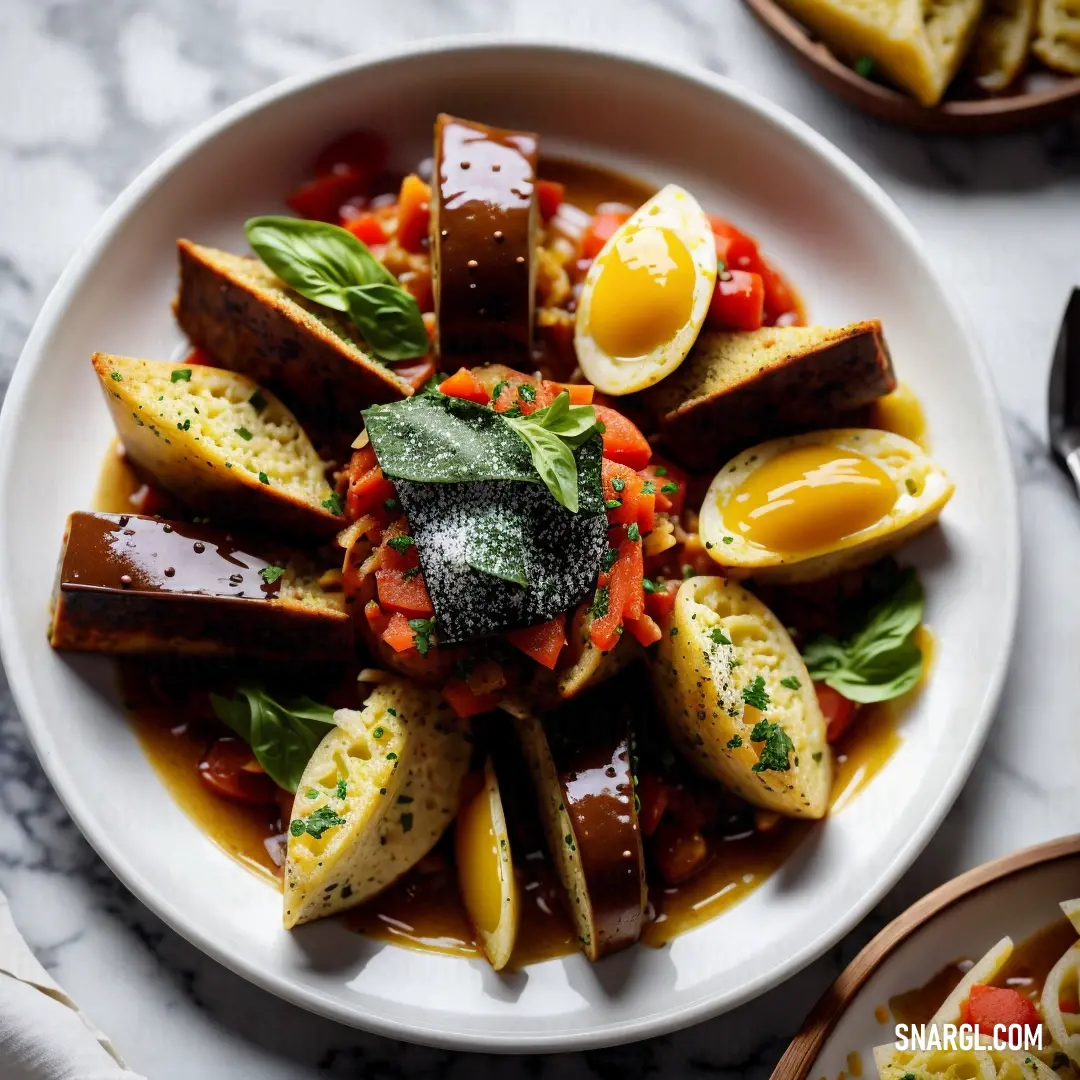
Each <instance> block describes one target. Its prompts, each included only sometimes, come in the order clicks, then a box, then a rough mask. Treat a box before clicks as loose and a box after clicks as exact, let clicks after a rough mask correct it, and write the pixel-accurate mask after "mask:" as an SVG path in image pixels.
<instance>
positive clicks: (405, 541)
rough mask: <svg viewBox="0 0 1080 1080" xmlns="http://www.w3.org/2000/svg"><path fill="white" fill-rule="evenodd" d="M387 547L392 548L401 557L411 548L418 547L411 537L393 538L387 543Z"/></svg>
mask: <svg viewBox="0 0 1080 1080" xmlns="http://www.w3.org/2000/svg"><path fill="white" fill-rule="evenodd" d="M386 546H387V547H392V548H393V549H394V550H395V551H396V552H397V553H398V554H399V555H404V554H405V552H406V551H408V550H409V548H411V547H415V546H416V541H415V540H414V539H413V538H412V537H411V536H392V537H391V538H390V539H389V540H387V541H386Z"/></svg>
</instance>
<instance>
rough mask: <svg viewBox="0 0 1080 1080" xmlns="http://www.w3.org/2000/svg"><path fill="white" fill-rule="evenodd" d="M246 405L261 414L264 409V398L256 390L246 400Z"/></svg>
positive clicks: (260, 392) (259, 391)
mask: <svg viewBox="0 0 1080 1080" xmlns="http://www.w3.org/2000/svg"><path fill="white" fill-rule="evenodd" d="M248 404H249V405H250V406H251V407H252V408H253V409H254V410H255V411H256V412H262V411H263V409H265V408H266V398H264V397H263V396H262V391H261V390H256V391H255V393H254V394H252V395H251V397H249V398H248Z"/></svg>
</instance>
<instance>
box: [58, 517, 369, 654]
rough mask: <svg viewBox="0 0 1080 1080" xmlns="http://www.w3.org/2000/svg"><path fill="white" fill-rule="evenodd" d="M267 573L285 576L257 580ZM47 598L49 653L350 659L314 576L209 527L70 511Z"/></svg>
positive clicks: (348, 626)
mask: <svg viewBox="0 0 1080 1080" xmlns="http://www.w3.org/2000/svg"><path fill="white" fill-rule="evenodd" d="M271 566H273V567H280V568H282V570H283V573H282V574H281V575H280V576H275V575H276V570H272V571H268V572H267V573H265V574H264V571H267V568H268V567H271ZM268 577H269V578H273V579H274V580H272V581H269V582H268V581H267V580H266V578H268ZM53 600H54V608H53V620H52V629H51V632H50V642H51V644H52V646H53V648H54V649H66V650H74V651H77V652H102V653H162V654H166V653H167V654H187V655H196V654H201V655H207V656H227V655H232V654H241V653H242V654H248V655H254V656H259V657H264V658H281V659H283V660H286V659H287V660H290V661H304V660H312V661H320V660H328V661H334V660H347V659H349V658H350V657H351V656H352V642H353V636H352V623H351V620H350V619H349V616H348V615H347V614H346V613H345V610H344V608H345V604H344V600H343V598H342V597H341V595H340V593H333V592H330V591H328V589H324V588H323V586H322V585H321V584H320V583H319V574H318V571H315V570H313V569H311V568H310V567H309V566H308V565H307V564H306V563H305V560H303V558H302V557H299V556H292V555H289V554H288V553H287V552H282V551H276V552H272V553H271V552H267V553H264V554H258V555H257V554H254V553H253V552H252V550H251V549H250V547H248V546H247V545H244V546H241V545H240V544H239V543H237V542H235V541H234V540H233V539H232V538H231V536H229V535H227V534H226V533H225V532H224V531H223V530H221V529H216V528H212V527H210V526H207V525H192V524H188V523H187V522H180V521H162V520H161V519H160V518H151V517H141V516H138V515H135V514H130V515H129V514H91V513H85V512H83V511H77V512H76V513H74V514H72V515H71V516H70V517H69V518H68V523H67V530H66V535H65V538H64V550H63V552H62V553H61V556H60V572H59V575H58V580H57V585H56V593H55V595H54V598H53Z"/></svg>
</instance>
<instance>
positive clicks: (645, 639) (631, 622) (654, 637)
mask: <svg viewBox="0 0 1080 1080" xmlns="http://www.w3.org/2000/svg"><path fill="white" fill-rule="evenodd" d="M626 629H627V630H629V631H630V633H631V634H632V635H633V636H634V639H635V640H636V641H637V643H638V644H639V645H644V646H645V647H646V648H648V647H649V646H650V645H655V644H656V643H657V642H658V641H659V640H660V639H661V638H662V637H663V636H664V632H663V631H662V630H661V629H660V627H659V626H658V625H657V624H656V622H655V621H654V620H653V619H652V618H650V617H649V616H648V615H642V616H641V618H640V619H627V620H626Z"/></svg>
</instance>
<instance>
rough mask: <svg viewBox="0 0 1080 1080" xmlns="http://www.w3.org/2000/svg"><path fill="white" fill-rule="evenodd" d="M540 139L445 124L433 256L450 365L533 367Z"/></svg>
mask: <svg viewBox="0 0 1080 1080" xmlns="http://www.w3.org/2000/svg"><path fill="white" fill-rule="evenodd" d="M537 146H538V139H537V136H535V135H533V134H531V133H530V132H526V131H505V130H502V129H500V128H493V127H488V125H486V124H478V123H475V122H473V121H471V120H459V119H456V118H455V117H453V116H447V115H445V114H442V115H440V116H439V118H438V120H436V122H435V177H434V184H433V188H434V191H433V198H432V207H431V230H432V232H431V259H432V275H433V282H434V289H435V314H436V323H437V327H438V349H439V353H440V355H441V357H442V362H443V367H444V368H447V369H450V368H453V367H454V366H456V365H458V364H464V365H466V366H472V365H474V364H479V363H484V362H486V361H490V360H499V361H502V362H504V363H506V364H509V365H511V366H513V367H520V368H522V369H523V370H530V369H531V367H532V360H531V353H532V325H533V294H534V290H535V283H536V259H535V250H536V248H535V236H536V229H537V222H538V220H539V218H538V210H537V200H536V160H537Z"/></svg>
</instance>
